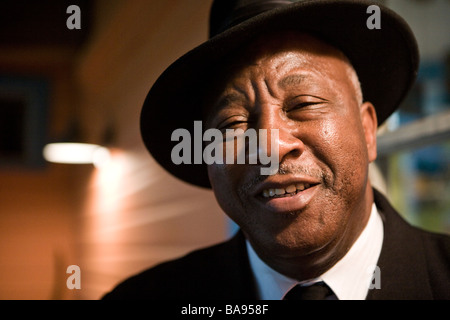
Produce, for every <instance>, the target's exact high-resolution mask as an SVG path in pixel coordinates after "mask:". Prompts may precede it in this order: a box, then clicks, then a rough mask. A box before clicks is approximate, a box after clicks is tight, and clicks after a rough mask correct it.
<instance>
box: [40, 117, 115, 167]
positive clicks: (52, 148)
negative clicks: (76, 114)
mask: <svg viewBox="0 0 450 320" xmlns="http://www.w3.org/2000/svg"><path fill="white" fill-rule="evenodd" d="M111 139H112V127H111V126H108V127H107V128H106V131H105V134H104V139H103V140H105V144H107V143H110V142H111ZM80 141H83V139H81V134H80V126H79V123H78V122H73V123H72V125H71V126H70V127H69V130H68V133H67V134H66V138H64V139H61V140H60V141H58V142H52V143H48V144H47V145H46V146H45V147H44V149H43V151H42V153H43V156H44V159H45V160H47V161H48V162H53V163H66V164H93V165H94V166H96V167H100V166H102V165H104V164H106V163H108V161H109V160H110V152H109V150H108V148H106V147H104V146H101V145H97V144H91V143H82V142H80Z"/></svg>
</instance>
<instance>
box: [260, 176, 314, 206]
mask: <svg viewBox="0 0 450 320" xmlns="http://www.w3.org/2000/svg"><path fill="white" fill-rule="evenodd" d="M319 187H320V182H319V181H317V180H316V179H313V178H307V177H304V178H297V179H288V180H285V179H283V181H282V180H281V179H279V178H278V177H275V178H272V179H271V180H270V181H266V182H265V183H264V184H263V185H261V186H260V188H259V190H258V191H257V192H256V193H255V194H254V195H255V199H257V203H258V206H261V209H264V210H269V211H270V212H274V213H292V212H301V211H302V210H303V209H305V208H306V207H307V206H308V204H309V203H310V202H311V201H312V200H313V198H314V197H315V195H316V194H317V192H318V191H319V190H320V188H319Z"/></svg>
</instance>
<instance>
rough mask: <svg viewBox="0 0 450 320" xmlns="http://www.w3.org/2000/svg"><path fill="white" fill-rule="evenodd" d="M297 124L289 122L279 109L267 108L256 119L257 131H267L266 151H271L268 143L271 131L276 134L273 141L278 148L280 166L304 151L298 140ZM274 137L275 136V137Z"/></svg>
mask: <svg viewBox="0 0 450 320" xmlns="http://www.w3.org/2000/svg"><path fill="white" fill-rule="evenodd" d="M299 125H301V124H299V123H295V122H293V121H292V120H290V119H289V118H288V117H287V116H286V115H285V113H284V111H283V110H281V109H276V108H267V109H265V110H264V111H263V112H261V114H260V117H259V119H258V127H259V128H258V129H265V130H267V143H268V145H267V149H268V150H272V149H271V148H272V146H271V145H270V143H271V142H272V141H273V139H272V135H273V134H274V131H273V130H276V131H277V132H278V138H277V139H276V140H275V141H274V142H275V143H276V144H277V145H276V146H275V147H277V148H278V160H279V163H280V164H281V163H282V162H283V161H285V160H288V159H290V158H292V159H295V158H298V157H300V155H301V154H302V153H303V151H304V150H305V145H304V144H303V141H302V140H301V139H300V134H299V133H300V127H299ZM275 137H276V135H275Z"/></svg>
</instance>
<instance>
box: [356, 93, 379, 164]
mask: <svg viewBox="0 0 450 320" xmlns="http://www.w3.org/2000/svg"><path fill="white" fill-rule="evenodd" d="M360 112H361V121H362V126H363V129H364V136H365V139H366V145H367V152H368V156H369V162H373V161H375V159H376V158H377V129H378V120H377V113H376V112H375V107H374V106H373V104H372V103H370V102H364V103H363V104H362V105H361V108H360Z"/></svg>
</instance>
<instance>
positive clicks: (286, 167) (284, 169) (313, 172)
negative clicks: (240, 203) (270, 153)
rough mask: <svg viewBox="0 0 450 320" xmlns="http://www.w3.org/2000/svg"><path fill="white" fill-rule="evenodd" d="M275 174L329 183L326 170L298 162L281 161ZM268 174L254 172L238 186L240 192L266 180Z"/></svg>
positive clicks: (329, 177)
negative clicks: (300, 176) (297, 176)
mask: <svg viewBox="0 0 450 320" xmlns="http://www.w3.org/2000/svg"><path fill="white" fill-rule="evenodd" d="M276 175H281V176H283V175H302V176H307V177H311V178H314V179H316V180H319V181H320V182H321V183H323V184H325V185H329V184H331V178H332V177H331V174H329V173H328V172H326V171H324V170H322V169H317V168H311V167H306V166H302V165H298V164H293V163H281V164H280V165H279V168H278V172H277V173H276ZM268 177H269V176H265V175H261V174H255V175H254V176H252V177H251V178H250V180H249V181H247V182H245V183H244V184H242V186H241V187H240V188H239V189H241V190H240V191H242V192H248V191H250V190H252V189H253V188H254V187H255V186H256V185H257V184H259V183H262V182H263V181H264V180H266V179H267V178H268Z"/></svg>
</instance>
